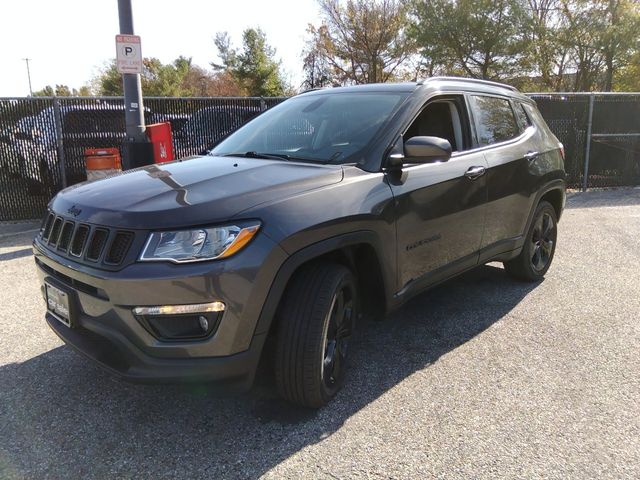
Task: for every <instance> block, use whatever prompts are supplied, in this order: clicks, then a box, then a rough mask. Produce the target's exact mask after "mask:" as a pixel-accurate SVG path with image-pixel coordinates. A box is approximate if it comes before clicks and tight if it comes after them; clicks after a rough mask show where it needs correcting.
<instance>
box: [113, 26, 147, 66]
mask: <svg viewBox="0 0 640 480" xmlns="http://www.w3.org/2000/svg"><path fill="white" fill-rule="evenodd" d="M116 60H117V68H118V72H119V73H142V51H141V49H140V37H139V36H138V35H116Z"/></svg>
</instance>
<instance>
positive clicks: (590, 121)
mask: <svg viewBox="0 0 640 480" xmlns="http://www.w3.org/2000/svg"><path fill="white" fill-rule="evenodd" d="M595 98H596V96H595V94H594V93H592V94H590V95H589V117H588V118H587V138H586V139H585V147H584V174H583V175H584V176H583V179H582V191H583V192H586V191H587V186H588V183H589V157H590V156H591V126H592V125H593V104H594V102H595Z"/></svg>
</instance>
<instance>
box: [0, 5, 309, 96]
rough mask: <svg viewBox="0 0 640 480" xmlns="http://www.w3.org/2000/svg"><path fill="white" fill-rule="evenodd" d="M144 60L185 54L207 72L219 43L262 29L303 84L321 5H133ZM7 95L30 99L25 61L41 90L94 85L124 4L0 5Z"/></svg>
mask: <svg viewBox="0 0 640 480" xmlns="http://www.w3.org/2000/svg"><path fill="white" fill-rule="evenodd" d="M132 4H133V15H134V29H135V33H136V35H140V36H141V37H142V54H143V56H145V57H156V58H159V59H160V60H161V61H162V62H164V63H168V62H170V61H172V60H174V59H175V58H176V57H178V56H179V55H184V56H186V57H192V58H193V63H195V64H196V65H200V66H202V67H207V68H208V66H209V63H210V62H211V61H213V60H215V59H216V49H215V46H214V43H213V37H214V36H215V34H216V32H219V31H227V32H229V34H230V36H231V38H232V40H233V42H234V44H235V45H236V46H240V45H241V41H242V37H241V36H242V31H243V30H244V29H245V28H248V27H260V28H262V30H264V32H265V33H266V34H267V41H268V42H269V44H270V45H271V46H272V47H274V48H275V49H276V57H277V58H279V59H281V60H282V66H283V70H284V72H285V74H286V75H287V77H288V78H289V80H290V81H291V82H292V84H293V85H294V86H295V87H297V86H298V85H299V84H300V83H301V82H302V60H301V51H302V47H303V43H304V39H305V31H306V28H307V25H308V24H309V23H316V24H317V23H318V17H319V11H318V8H317V3H316V1H315V0H282V1H280V0H262V1H261V0H227V1H218V0H200V1H198V0H178V1H170V0H132ZM0 8H1V9H2V10H1V11H2V16H1V17H0V65H1V66H2V74H1V75H0V97H9V96H25V95H28V94H29V84H28V80H27V70H26V65H25V61H24V60H23V59H24V58H30V59H31V60H30V69H31V82H32V86H33V90H34V91H36V90H40V89H42V88H44V87H45V86H46V85H52V86H53V85H56V84H64V85H68V86H69V87H71V88H78V87H80V86H82V85H84V84H86V83H88V82H89V81H90V80H91V78H93V77H94V76H95V75H96V74H97V73H98V72H99V70H100V68H102V67H103V66H104V64H105V62H107V61H108V60H109V59H111V58H114V57H115V35H116V34H117V33H118V31H119V30H118V2H117V0H0Z"/></svg>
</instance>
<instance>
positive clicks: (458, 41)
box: [410, 0, 526, 79]
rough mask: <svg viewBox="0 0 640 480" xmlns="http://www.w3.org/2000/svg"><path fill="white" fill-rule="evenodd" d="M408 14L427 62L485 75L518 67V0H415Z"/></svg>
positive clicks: (521, 43)
mask: <svg viewBox="0 0 640 480" xmlns="http://www.w3.org/2000/svg"><path fill="white" fill-rule="evenodd" d="M412 18H413V20H414V23H413V25H412V28H411V29H410V34H411V37H412V38H414V39H415V41H416V42H417V44H418V45H419V48H420V53H421V55H422V56H423V57H424V58H426V59H428V62H429V63H430V64H434V65H436V66H439V67H441V68H444V69H445V70H447V71H449V72H451V73H455V74H463V75H465V76H469V77H474V78H484V79H505V78H510V77H513V76H516V75H517V74H519V73H521V62H522V59H523V52H524V50H525V36H524V34H523V29H524V23H525V18H526V17H525V12H524V9H523V4H522V0H430V1H424V0H423V1H415V2H414V3H413V10H412Z"/></svg>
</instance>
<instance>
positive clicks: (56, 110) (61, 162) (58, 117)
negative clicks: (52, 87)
mask: <svg viewBox="0 0 640 480" xmlns="http://www.w3.org/2000/svg"><path fill="white" fill-rule="evenodd" d="M53 119H54V120H53V121H54V123H55V127H56V146H57V147H58V166H59V168H60V178H61V180H62V188H66V187H67V172H66V170H65V159H64V143H63V140H62V114H61V113H60V100H59V99H58V97H53Z"/></svg>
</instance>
